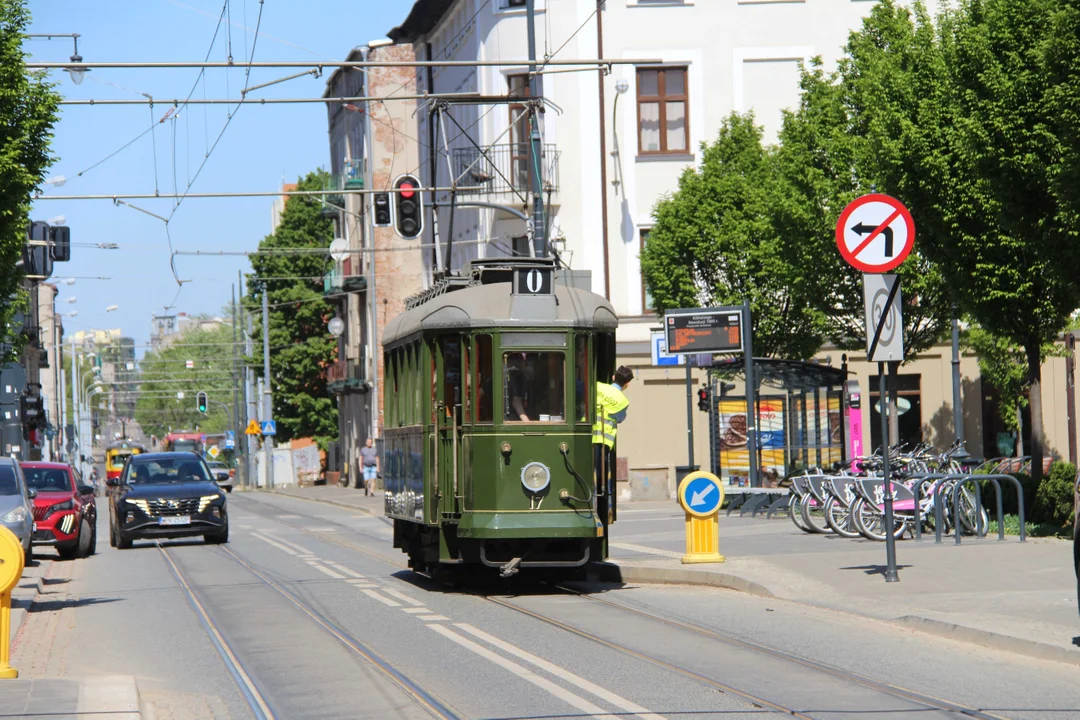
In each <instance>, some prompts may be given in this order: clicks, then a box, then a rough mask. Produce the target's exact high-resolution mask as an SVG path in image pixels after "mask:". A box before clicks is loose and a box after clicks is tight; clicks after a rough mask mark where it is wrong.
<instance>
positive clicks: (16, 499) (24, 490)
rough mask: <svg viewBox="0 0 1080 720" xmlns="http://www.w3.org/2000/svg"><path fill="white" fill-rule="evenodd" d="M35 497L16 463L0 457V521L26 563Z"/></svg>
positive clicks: (31, 537) (28, 560) (31, 543)
mask: <svg viewBox="0 0 1080 720" xmlns="http://www.w3.org/2000/svg"><path fill="white" fill-rule="evenodd" d="M35 497H37V490H34V489H33V488H30V487H27V485H26V478H24V477H23V472H22V468H20V467H19V463H18V462H17V461H16V460H14V459H13V458H10V457H0V525H2V526H3V527H6V528H7V529H8V530H10V531H11V532H13V533H15V537H17V538H18V539H19V542H20V543H21V544H22V546H23V552H24V553H26V564H27V565H29V564H30V561H31V559H32V557H33V542H34V498H35Z"/></svg>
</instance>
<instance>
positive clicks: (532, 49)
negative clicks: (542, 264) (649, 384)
mask: <svg viewBox="0 0 1080 720" xmlns="http://www.w3.org/2000/svg"><path fill="white" fill-rule="evenodd" d="M525 15H526V17H527V19H528V35H529V95H530V97H531V98H532V106H531V107H530V110H529V180H530V183H529V184H530V191H531V193H532V205H533V243H532V247H531V250H532V252H533V255H534V256H535V257H541V258H544V257H547V255H548V251H547V223H546V222H544V182H543V165H542V163H543V160H542V154H543V149H544V147H543V138H542V137H541V136H540V104H539V102H538V100H539V98H540V92H539V89H540V83H539V80H538V79H537V76H536V0H525Z"/></svg>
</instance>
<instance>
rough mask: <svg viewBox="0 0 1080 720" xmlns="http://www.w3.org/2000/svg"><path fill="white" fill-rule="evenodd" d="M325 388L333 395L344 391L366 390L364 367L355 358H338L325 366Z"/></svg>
mask: <svg viewBox="0 0 1080 720" xmlns="http://www.w3.org/2000/svg"><path fill="white" fill-rule="evenodd" d="M326 389H327V390H329V391H330V393H331V394H333V395H341V394H342V393H345V392H350V391H355V392H367V389H368V383H367V378H365V377H364V368H363V366H362V365H361V364H360V363H359V362H357V361H356V360H338V361H337V362H335V363H332V364H331V365H328V366H327V368H326Z"/></svg>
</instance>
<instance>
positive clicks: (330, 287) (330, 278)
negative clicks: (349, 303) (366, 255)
mask: <svg viewBox="0 0 1080 720" xmlns="http://www.w3.org/2000/svg"><path fill="white" fill-rule="evenodd" d="M354 258H355V256H354V257H350V258H346V259H345V261H344V262H342V263H340V264H338V263H334V267H333V268H331V269H330V271H329V272H328V273H326V274H325V275H323V295H340V294H342V293H358V292H364V291H365V290H367V278H366V277H364V276H363V275H354V274H353V270H352V267H353V266H354V265H355V266H359V265H360V263H359V262H358V260H357V259H354Z"/></svg>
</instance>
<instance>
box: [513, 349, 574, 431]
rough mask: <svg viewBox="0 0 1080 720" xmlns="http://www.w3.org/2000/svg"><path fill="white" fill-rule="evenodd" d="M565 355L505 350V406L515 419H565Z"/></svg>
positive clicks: (533, 420) (549, 420)
mask: <svg viewBox="0 0 1080 720" xmlns="http://www.w3.org/2000/svg"><path fill="white" fill-rule="evenodd" d="M565 362H566V359H565V355H564V354H563V353H561V352H508V353H503V406H504V407H503V410H504V417H505V418H506V419H507V420H509V421H511V422H553V423H561V422H565V400H566V398H565V386H564V383H565V380H564V378H565V372H564V366H565Z"/></svg>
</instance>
